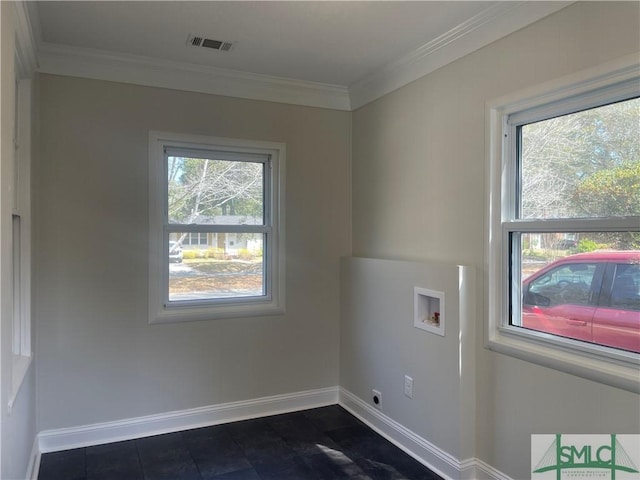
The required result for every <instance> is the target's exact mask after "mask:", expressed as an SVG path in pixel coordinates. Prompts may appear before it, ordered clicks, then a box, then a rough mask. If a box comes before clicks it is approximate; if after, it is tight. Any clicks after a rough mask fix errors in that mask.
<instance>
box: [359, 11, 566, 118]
mask: <svg viewBox="0 0 640 480" xmlns="http://www.w3.org/2000/svg"><path fill="white" fill-rule="evenodd" d="M571 3H574V2H571V1H558V2H532V1H520V2H496V4H494V5H492V6H491V7H490V8H488V9H486V10H484V11H483V12H481V13H479V14H478V15H476V16H474V17H472V18H470V19H469V20H467V21H465V22H463V23H461V24H460V25H458V26H456V27H454V28H452V29H451V30H449V31H447V32H445V33H444V34H442V35H440V36H439V37H437V38H435V39H434V40H432V41H431V42H429V43H427V44H425V45H423V46H422V47H419V48H417V49H416V50H414V51H413V52H411V53H409V54H407V55H405V56H403V57H401V58H399V59H398V60H395V61H393V62H391V63H389V64H387V65H385V66H384V67H383V68H382V69H380V70H378V71H377V72H375V73H374V74H373V75H370V76H368V77H366V78H364V79H362V80H359V81H358V82H356V83H354V84H352V85H351V86H350V87H349V96H350V99H351V108H352V109H353V110H355V109H357V108H360V107H362V106H364V105H366V104H367V103H369V102H372V101H374V100H376V99H378V98H380V97H382V96H384V95H386V94H388V93H390V92H392V91H394V90H397V89H398V88H400V87H403V86H404V85H407V84H409V83H411V82H413V81H415V80H417V79H418V78H420V77H423V76H425V75H427V74H429V73H431V72H433V71H435V70H437V69H438V68H440V67H443V66H445V65H447V64H449V63H451V62H453V61H455V60H457V59H459V58H462V57H463V56H465V55H468V54H470V53H472V52H474V51H476V50H479V49H480V48H482V47H484V46H486V45H488V44H490V43H492V42H494V41H496V40H499V39H500V38H503V37H505V36H507V35H509V34H511V33H513V32H515V31H516V30H519V29H521V28H524V27H526V26H527V25H529V24H531V23H533V22H536V21H538V20H540V19H542V18H544V17H546V16H548V15H550V14H552V13H555V12H557V11H558V10H561V9H563V8H565V7H566V6H567V5H570V4H571Z"/></svg>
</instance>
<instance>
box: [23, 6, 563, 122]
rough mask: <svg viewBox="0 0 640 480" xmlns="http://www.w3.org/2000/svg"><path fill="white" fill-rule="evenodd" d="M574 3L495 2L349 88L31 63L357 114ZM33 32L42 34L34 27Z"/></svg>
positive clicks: (116, 59)
mask: <svg viewBox="0 0 640 480" xmlns="http://www.w3.org/2000/svg"><path fill="white" fill-rule="evenodd" d="M15 3H16V4H23V3H24V4H27V3H32V2H15ZM571 3H573V2H571V1H550V2H535V1H519V2H496V3H495V4H494V5H492V6H491V7H489V8H488V9H486V10H484V11H483V12H482V13H480V14H478V15H476V16H474V17H472V18H470V19H469V20H467V21H465V22H463V23H461V24H460V25H458V26H456V27H454V28H452V29H451V30H449V31H448V32H446V33H444V34H443V35H441V36H440V37H438V38H436V39H434V40H432V41H431V42H429V43H427V44H425V45H423V46H421V47H419V48H418V49H416V50H414V51H413V52H411V53H409V54H408V55H405V56H403V57H401V58H399V59H398V60H396V61H394V62H391V63H389V64H387V65H386V66H384V67H383V68H382V69H380V70H378V71H377V72H375V73H374V74H372V75H370V76H368V77H366V78H364V79H362V80H359V81H358V82H356V83H354V84H352V85H350V86H349V87H346V86H341V85H330V84H323V83H314V82H307V81H302V80H294V79H287V78H282V77H274V76H269V75H259V74H254V73H246V72H240V71H235V70H228V69H223V68H216V67H209V66H205V65H196V64H191V63H181V62H174V61H170V60H161V59H157V58H152V57H144V56H136V55H128V54H121V53H115V52H107V51H103V50H95V49H88V48H79V47H71V46H65V45H58V44H51V43H46V42H39V43H37V44H39V49H38V50H37V54H38V55H37V57H36V55H35V49H34V54H33V55H31V56H30V57H28V58H30V59H31V60H30V61H31V63H32V64H33V65H37V64H38V63H39V65H40V66H39V69H38V70H39V71H40V72H42V73H50V74H55V75H67V76H75V77H84V78H93V79H99V80H110V81H115V82H124V83H133V84H138V85H146V86H152V87H160V88H171V89H176V90H186V91H194V92H201V93H209V94H214V95H223V96H230V97H238V98H247V99H253V100H265V101H272V102H281V103H289V104H293V105H305V106H312V107H320V108H330V109H335V110H347V111H350V110H355V109H356V108H359V107H361V106H363V105H366V104H367V103H369V102H372V101H374V100H376V99H378V98H380V97H382V96H384V95H386V94H388V93H390V92H392V91H394V90H396V89H398V88H400V87H402V86H404V85H407V84H408V83H411V82H413V81H414V80H417V79H418V78H420V77H423V76H424V75H427V74H429V73H431V72H433V71H435V70H437V69H438V68H440V67H443V66H444V65H447V64H448V63H451V62H453V61H455V60H457V59H459V58H461V57H463V56H465V55H468V54H469V53H471V52H473V51H475V50H478V49H480V48H482V47H484V46H486V45H488V44H489V43H491V42H494V41H496V40H498V39H500V38H502V37H504V36H506V35H509V34H510V33H513V32H515V31H516V30H519V29H521V28H523V27H525V26H527V25H529V24H531V23H533V22H535V21H538V20H540V19H541V18H544V17H546V16H548V15H550V14H552V13H554V12H556V11H558V10H560V9H562V8H565V7H566V6H567V5H570V4H571ZM17 9H18V10H20V11H21V12H22V13H21V14H20V18H25V19H26V20H22V21H21V22H20V23H21V24H23V25H28V26H29V30H28V31H29V32H30V34H29V36H28V37H25V38H29V39H30V41H31V42H32V43H33V39H34V33H35V34H36V37H35V39H36V41H37V40H39V37H37V34H38V33H39V29H38V28H39V23H38V19H37V11H36V9H35V8H27V7H25V6H21V7H17ZM29 17H30V22H29ZM31 25H33V26H34V27H38V28H31ZM21 29H22V30H25V28H23V27H21ZM38 60H39V62H38Z"/></svg>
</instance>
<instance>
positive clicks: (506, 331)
mask: <svg viewBox="0 0 640 480" xmlns="http://www.w3.org/2000/svg"><path fill="white" fill-rule="evenodd" d="M517 330H519V329H517V328H501V329H497V330H495V331H494V332H493V335H492V337H491V338H489V339H488V341H487V342H486V347H487V348H488V349H489V350H493V351H496V352H498V353H503V354H505V355H509V356H512V357H515V358H519V359H520V360H525V361H527V362H531V363H535V364H537V365H541V366H543V367H548V368H553V369H554V370H558V371H561V372H565V373H569V374H571V375H576V376H578V377H582V378H585V379H587V380H592V381H595V382H599V383H603V384H606V385H610V386H612V387H616V388H621V389H623V390H628V391H630V392H634V393H640V356H639V355H637V354H633V353H626V352H620V353H619V354H618V353H616V352H615V351H614V350H611V349H608V348H605V347H599V346H597V345H594V346H593V348H589V349H586V348H585V347H584V346H583V345H580V342H574V341H571V340H564V339H554V340H549V339H547V338H546V337H547V335H544V334H540V335H536V334H532V333H529V332H519V331H517ZM549 337H553V336H549ZM589 347H591V346H589ZM589 350H593V351H589Z"/></svg>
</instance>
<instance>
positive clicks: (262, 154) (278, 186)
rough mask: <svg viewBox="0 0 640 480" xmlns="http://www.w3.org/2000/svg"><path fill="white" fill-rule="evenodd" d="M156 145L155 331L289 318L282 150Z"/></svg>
mask: <svg viewBox="0 0 640 480" xmlns="http://www.w3.org/2000/svg"><path fill="white" fill-rule="evenodd" d="M149 138H150V142H149V174H150V176H149V178H150V185H149V187H150V188H149V192H150V202H149V204H150V244H149V245H150V262H149V289H150V290H149V301H150V322H151V323H155V322H178V321H189V320H206V319H213V318H222V317H236V316H252V315H273V314H279V313H282V312H283V311H284V235H283V232H284V217H283V213H284V212H283V205H284V161H285V158H284V157H285V147H284V145H282V144H278V143H268V142H249V141H245V140H232V139H221V138H211V137H202V136H193V135H179V134H170V133H169V134H165V133H160V132H151V133H150V135H149Z"/></svg>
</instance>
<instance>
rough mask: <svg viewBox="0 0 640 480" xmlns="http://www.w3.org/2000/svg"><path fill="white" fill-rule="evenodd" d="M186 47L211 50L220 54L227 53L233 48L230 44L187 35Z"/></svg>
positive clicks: (200, 36)
mask: <svg viewBox="0 0 640 480" xmlns="http://www.w3.org/2000/svg"><path fill="white" fill-rule="evenodd" d="M187 45H191V46H192V47H203V48H210V49H212V50H219V51H221V52H228V51H230V50H231V49H232V48H233V43H232V42H225V41H222V40H214V39H212V38H206V37H204V36H202V35H189V38H188V40H187Z"/></svg>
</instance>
